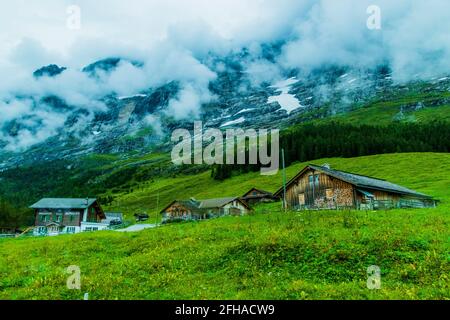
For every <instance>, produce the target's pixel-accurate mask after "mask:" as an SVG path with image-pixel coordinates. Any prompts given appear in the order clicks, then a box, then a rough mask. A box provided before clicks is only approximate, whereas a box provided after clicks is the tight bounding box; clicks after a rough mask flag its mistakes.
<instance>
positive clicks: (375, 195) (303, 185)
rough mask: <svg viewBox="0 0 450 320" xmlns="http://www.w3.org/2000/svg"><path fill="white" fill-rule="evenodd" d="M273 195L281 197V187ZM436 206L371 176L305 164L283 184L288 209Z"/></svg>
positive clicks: (282, 190) (412, 191)
mask: <svg viewBox="0 0 450 320" xmlns="http://www.w3.org/2000/svg"><path fill="white" fill-rule="evenodd" d="M274 196H275V197H278V198H281V199H284V188H283V187H281V188H280V189H279V190H278V191H277V192H276V193H275V194H274ZM434 206H436V200H434V199H433V198H432V197H431V196H428V195H426V194H423V193H420V192H417V191H414V190H411V189H408V188H405V187H402V186H399V185H397V184H394V183H391V182H388V181H386V180H381V179H377V178H373V177H368V176H363V175H359V174H355V173H350V172H345V171H339V170H334V169H331V168H330V167H329V166H328V165H323V166H317V165H312V164H310V165H308V166H306V167H305V168H304V169H303V170H301V171H300V172H299V173H298V174H297V175H296V176H295V177H293V178H292V179H291V180H290V181H289V182H288V183H287V184H286V207H287V208H289V209H347V208H348V209H361V210H377V209H393V208H425V207H434Z"/></svg>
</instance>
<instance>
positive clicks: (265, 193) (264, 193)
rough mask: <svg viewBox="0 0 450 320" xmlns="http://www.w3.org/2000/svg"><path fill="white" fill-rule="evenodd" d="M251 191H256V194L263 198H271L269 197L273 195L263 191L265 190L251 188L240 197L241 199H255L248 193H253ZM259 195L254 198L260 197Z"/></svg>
mask: <svg viewBox="0 0 450 320" xmlns="http://www.w3.org/2000/svg"><path fill="white" fill-rule="evenodd" d="M253 191H257V192H259V193H261V194H262V195H265V196H269V197H271V196H273V194H272V193H271V192H269V191H265V190H261V189H257V188H251V189H250V190H248V191H247V192H246V193H244V195H243V196H242V198H246V197H255V196H252V195H251V194H250V193H251V192H253ZM260 196H261V195H258V196H256V197H260Z"/></svg>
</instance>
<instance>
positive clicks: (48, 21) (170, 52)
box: [0, 0, 450, 147]
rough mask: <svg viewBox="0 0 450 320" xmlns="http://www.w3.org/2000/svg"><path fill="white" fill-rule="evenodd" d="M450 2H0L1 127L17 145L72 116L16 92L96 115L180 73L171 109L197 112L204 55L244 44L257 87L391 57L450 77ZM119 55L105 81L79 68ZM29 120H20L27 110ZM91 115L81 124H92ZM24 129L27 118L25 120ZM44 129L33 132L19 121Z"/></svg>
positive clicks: (420, 71) (208, 74) (403, 75)
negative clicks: (13, 129) (109, 98)
mask: <svg viewBox="0 0 450 320" xmlns="http://www.w3.org/2000/svg"><path fill="white" fill-rule="evenodd" d="M73 5H76V6H78V7H79V9H80V18H81V20H80V22H81V25H80V29H76V30H74V29H71V28H69V27H68V26H67V23H68V21H73V20H72V19H71V18H73V14H71V13H70V12H68V8H69V7H70V6H73ZM370 5H376V6H378V7H379V8H380V10H381V11H380V12H381V29H379V30H378V29H377V30H370V29H369V28H368V27H367V19H368V18H369V17H370V14H368V13H367V8H368V7H369V6H370ZM449 12H450V1H448V0H396V1H392V0H148V1H144V0H127V1H125V0H96V1H92V0H70V1H69V0H14V1H9V2H5V1H3V2H2V3H1V4H0V41H1V46H0V74H1V75H2V76H1V77H0V130H1V127H2V126H3V125H4V124H6V123H8V122H9V121H12V120H17V121H20V122H21V123H22V124H23V127H24V129H23V130H22V131H21V132H20V134H19V136H16V137H9V136H4V135H3V136H2V133H1V132H0V139H3V140H5V139H6V140H8V141H9V142H10V145H17V144H22V145H23V146H24V147H27V146H29V145H32V144H33V143H35V142H37V141H42V140H43V139H45V138H46V137H49V136H51V135H52V134H55V132H56V131H57V129H58V128H60V127H61V125H62V124H63V123H64V121H65V119H66V116H67V115H61V114H54V113H53V112H52V110H48V109H46V107H45V106H38V107H36V106H34V105H33V103H32V101H24V100H23V99H19V100H17V99H16V97H18V96H24V95H32V96H34V97H35V98H36V99H39V98H40V97H43V96H46V95H49V94H56V95H58V96H60V97H62V98H64V99H65V100H66V102H68V103H69V104H71V105H73V106H78V107H80V108H88V109H89V110H92V111H93V112H94V111H96V110H99V109H102V108H105V106H103V105H102V104H101V103H98V102H96V101H97V100H98V99H99V98H101V97H102V96H103V95H105V94H106V93H110V92H115V93H117V94H118V95H131V94H136V93H139V92H140V91H142V90H144V89H148V88H149V87H156V86H158V85H162V84H164V83H166V82H168V81H173V80H176V81H178V82H179V83H180V84H181V91H180V94H179V97H177V98H176V99H174V100H172V101H171V102H170V104H169V111H170V112H171V113H172V115H173V116H174V117H175V118H180V119H181V118H183V117H187V116H189V117H192V116H198V113H199V106H200V105H201V104H202V103H205V102H209V101H211V99H213V97H212V95H211V94H210V92H209V90H208V83H209V82H210V81H211V80H213V79H215V77H216V74H215V71H214V70H210V67H208V66H206V65H204V64H203V61H202V57H204V56H205V54H206V53H208V52H210V51H212V52H215V53H217V54H226V53H227V52H229V51H230V50H238V49H240V48H242V47H247V48H249V49H250V53H251V58H250V59H249V60H248V61H246V62H245V65H244V68H246V71H247V74H248V75H249V78H250V79H251V80H252V83H254V84H258V83H261V82H262V81H269V82H270V81H276V80H280V79H279V78H280V77H281V72H280V70H282V69H292V68H298V69H300V70H303V71H305V72H307V71H308V70H310V69H313V68H315V67H319V66H321V65H323V64H337V65H351V66H356V67H362V68H370V67H373V66H376V65H377V64H379V63H382V62H388V63H389V64H390V66H391V68H392V70H393V78H394V80H395V81H408V80H410V79H414V78H416V77H417V76H418V75H419V77H422V78H430V77H438V76H440V75H442V74H446V75H447V74H449V73H450V32H449V31H450V19H449V18H448V14H449ZM277 40H282V41H284V45H283V47H282V51H281V54H280V56H279V57H278V58H277V59H276V61H275V62H271V61H267V60H264V59H261V57H260V55H259V52H260V46H261V44H263V43H268V42H273V41H277ZM111 56H121V57H125V58H132V59H138V60H140V61H142V62H144V68H136V67H135V66H133V65H132V64H130V63H127V62H123V63H121V65H120V66H119V67H118V68H117V69H116V70H115V71H114V72H113V73H111V74H109V75H105V76H104V77H101V79H100V80H98V79H92V78H89V77H87V75H86V74H84V73H82V72H80V69H81V68H82V67H83V66H86V65H87V64H89V63H92V62H94V61H96V60H98V59H102V58H106V57H111ZM51 63H56V64H59V65H62V66H66V67H69V70H68V71H66V72H64V73H63V74H62V75H60V76H58V78H57V79H49V78H45V77H44V78H42V79H39V80H37V79H34V78H33V77H32V72H33V71H34V70H36V69H37V68H39V67H41V66H44V65H48V64H51ZM25 115H26V116H27V118H26V119H25V120H24V119H23V118H24V116H25ZM88 120H89V119H86V121H88ZM25 124H26V125H25ZM33 124H46V125H45V126H44V129H45V130H42V131H38V132H35V131H33V130H31V131H30V130H28V129H27V128H26V127H27V125H28V126H29V127H32V126H33Z"/></svg>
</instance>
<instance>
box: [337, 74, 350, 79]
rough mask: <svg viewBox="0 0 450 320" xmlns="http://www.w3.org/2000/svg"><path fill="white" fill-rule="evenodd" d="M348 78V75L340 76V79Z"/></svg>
mask: <svg viewBox="0 0 450 320" xmlns="http://www.w3.org/2000/svg"><path fill="white" fill-rule="evenodd" d="M347 76H348V73H345V74H343V75H342V76H340V77H339V78H341V79H344V78H346V77H347Z"/></svg>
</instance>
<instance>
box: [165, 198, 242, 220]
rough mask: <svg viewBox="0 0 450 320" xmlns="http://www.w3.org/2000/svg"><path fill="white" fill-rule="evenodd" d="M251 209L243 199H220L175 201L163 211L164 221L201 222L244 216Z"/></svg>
mask: <svg viewBox="0 0 450 320" xmlns="http://www.w3.org/2000/svg"><path fill="white" fill-rule="evenodd" d="M248 211H250V207H249V206H248V205H247V204H246V203H245V202H244V201H242V200H241V199H239V198H237V197H234V198H220V199H207V200H196V199H193V198H192V199H190V200H175V201H172V202H171V203H170V204H169V205H168V206H167V207H165V208H164V209H163V210H161V214H162V215H163V222H164V221H171V220H201V219H208V218H213V217H219V216H223V215H242V214H245V213H247V212H248Z"/></svg>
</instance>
